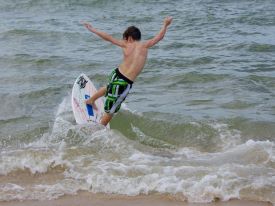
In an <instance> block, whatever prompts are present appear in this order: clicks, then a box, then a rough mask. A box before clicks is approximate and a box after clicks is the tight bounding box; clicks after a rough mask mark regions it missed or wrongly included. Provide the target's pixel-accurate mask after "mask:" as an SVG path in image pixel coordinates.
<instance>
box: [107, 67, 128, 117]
mask: <svg viewBox="0 0 275 206" xmlns="http://www.w3.org/2000/svg"><path fill="white" fill-rule="evenodd" d="M132 85H133V81H131V80H130V79H128V78H127V77H125V76H124V75H123V74H121V73H120V71H119V69H118V68H116V69H114V70H113V71H112V73H111V75H110V76H109V83H108V85H107V91H106V93H105V97H106V101H105V104H104V110H105V112H106V113H108V114H114V113H117V112H118V110H119V109H120V107H121V104H122V102H123V101H124V100H125V98H126V97H127V95H128V94H129V91H130V89H131V88H132Z"/></svg>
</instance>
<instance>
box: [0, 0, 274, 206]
mask: <svg viewBox="0 0 275 206" xmlns="http://www.w3.org/2000/svg"><path fill="white" fill-rule="evenodd" d="M167 15H170V16H173V17H174V21H173V23H172V25H171V26H170V27H169V31H168V32H167V34H166V36H165V38H164V39H163V40H162V41H161V42H160V43H159V44H158V45H156V46H155V47H153V48H152V49H151V51H150V53H149V57H148V62H147V64H146V66H145V68H144V71H143V72H142V74H141V75H140V76H139V77H138V79H137V80H136V82H135V84H134V86H133V89H132V91H131V93H130V95H129V96H128V98H127V100H126V102H125V104H124V105H123V107H122V110H121V111H120V113H119V114H118V115H116V116H115V118H114V119H113V121H112V123H111V130H108V129H104V128H103V127H101V126H99V125H98V126H95V127H91V126H89V125H83V126H80V125H76V123H75V121H74V117H73V113H72V109H71V102H70V94H71V89H72V84H73V82H74V80H75V78H76V77H77V76H78V75H79V74H80V73H81V72H84V73H86V74H87V75H88V76H89V77H90V78H91V79H92V80H93V82H94V83H95V85H96V86H97V87H100V86H102V85H105V84H106V81H107V76H108V74H109V73H110V72H111V70H112V69H113V68H114V67H116V66H117V65H119V63H120V62H121V60H122V52H121V51H120V49H119V48H117V47H115V46H113V45H111V44H110V43H107V42H104V41H101V40H100V39H99V38H98V37H96V36H94V35H93V34H91V33H89V31H87V30H86V29H85V28H84V27H83V26H82V25H81V24H80V21H82V20H84V21H89V22H91V23H92V25H93V26H95V27H96V28H98V29H101V30H103V31H105V32H108V33H110V34H112V35H114V36H115V37H117V38H121V36H122V33H123V31H124V30H125V29H126V28H127V27H128V26H130V25H136V26H137V27H139V28H140V29H141V32H142V38H143V39H149V38H151V37H153V36H154V35H155V34H156V33H157V32H158V31H159V29H160V27H161V25H162V21H163V18H164V17H165V16H167ZM0 18H1V21H0V153H1V155H0V201H3V200H6V201H7V200H25V199H54V198H58V197H60V196H62V195H64V194H77V192H78V191H83V190H84V191H89V192H93V193H99V192H102V193H106V194H110V193H111V194H125V195H131V196H135V195H140V194H148V195H150V194H165V195H171V196H175V197H177V198H179V199H182V200H186V201H189V202H211V201H216V200H222V201H226V200H229V199H232V198H241V199H249V200H260V201H270V202H272V203H275V195H274V194H275V152H274V149H275V145H274V141H275V38H274V34H275V1H273V0H261V1H258V0H242V1H235V0H230V1H229V0H175V1H164V0H159V1H156V0H155V1H144V0H133V1H126V0H115V1H109V0H82V1H77V0H66V1H65V0H43V1H42V0H41V1H36V0H20V1H19V0H12V1H4V0H0Z"/></svg>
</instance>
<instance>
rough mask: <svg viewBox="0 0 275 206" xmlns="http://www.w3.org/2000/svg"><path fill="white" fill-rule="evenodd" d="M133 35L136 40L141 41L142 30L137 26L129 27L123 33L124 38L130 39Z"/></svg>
mask: <svg viewBox="0 0 275 206" xmlns="http://www.w3.org/2000/svg"><path fill="white" fill-rule="evenodd" d="M129 37H131V38H132V39H133V40H134V41H139V40H140V39H141V33H140V30H139V29H138V28H137V27H135V26H130V27H128V28H127V29H126V30H125V32H124V33H123V39H125V40H128V39H129Z"/></svg>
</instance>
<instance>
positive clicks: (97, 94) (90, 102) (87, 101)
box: [86, 86, 107, 109]
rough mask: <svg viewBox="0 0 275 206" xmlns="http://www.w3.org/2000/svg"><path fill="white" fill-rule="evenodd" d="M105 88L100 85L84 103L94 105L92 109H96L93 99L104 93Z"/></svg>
mask: <svg viewBox="0 0 275 206" xmlns="http://www.w3.org/2000/svg"><path fill="white" fill-rule="evenodd" d="M106 90H107V87H106V86H105V87H101V88H100V89H99V90H98V91H97V92H96V93H95V94H94V95H93V96H92V97H91V98H90V99H88V100H86V104H90V105H92V106H93V107H94V109H97V107H96V105H95V101H96V100H97V99H98V98H99V97H102V96H104V95H105V93H106Z"/></svg>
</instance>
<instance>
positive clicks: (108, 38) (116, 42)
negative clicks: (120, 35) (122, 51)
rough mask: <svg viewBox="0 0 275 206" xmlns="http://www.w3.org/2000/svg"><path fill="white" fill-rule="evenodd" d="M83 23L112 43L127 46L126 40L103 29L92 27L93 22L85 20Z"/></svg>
mask: <svg viewBox="0 0 275 206" xmlns="http://www.w3.org/2000/svg"><path fill="white" fill-rule="evenodd" d="M83 25H84V26H85V27H86V28H87V29H88V30H89V31H91V32H93V33H95V34H96V35H97V36H99V37H101V38H102V39H104V40H106V41H109V42H111V43H112V44H115V45H117V46H120V47H125V42H124V41H123V40H119V39H116V38H114V37H112V36H111V35H110V34H107V33H105V32H103V31H99V30H97V29H95V28H94V27H92V25H91V24H89V23H87V22H84V23H83Z"/></svg>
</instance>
